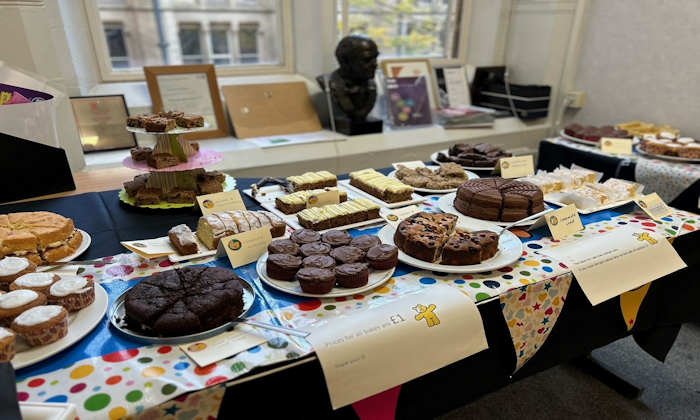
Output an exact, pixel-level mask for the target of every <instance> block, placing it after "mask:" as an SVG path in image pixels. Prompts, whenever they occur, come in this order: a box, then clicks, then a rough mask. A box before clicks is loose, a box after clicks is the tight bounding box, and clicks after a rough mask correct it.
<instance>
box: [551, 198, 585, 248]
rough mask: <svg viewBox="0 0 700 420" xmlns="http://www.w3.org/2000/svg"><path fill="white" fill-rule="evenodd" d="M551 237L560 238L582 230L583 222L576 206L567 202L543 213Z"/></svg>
mask: <svg viewBox="0 0 700 420" xmlns="http://www.w3.org/2000/svg"><path fill="white" fill-rule="evenodd" d="M544 218H545V221H546V222H547V227H549V231H550V232H551V233H552V238H554V239H556V240H560V239H562V238H564V237H566V236H569V235H571V234H572V233H576V232H578V231H580V230H583V223H581V217H580V216H579V214H578V210H577V209H576V206H575V205H573V204H569V205H568V206H564V207H561V208H559V209H556V210H554V211H551V212H549V213H547V214H546V215H544Z"/></svg>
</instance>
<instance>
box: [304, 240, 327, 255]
mask: <svg viewBox="0 0 700 420" xmlns="http://www.w3.org/2000/svg"><path fill="white" fill-rule="evenodd" d="M330 252H331V246H330V245H328V244H327V243H324V242H312V243H310V244H304V245H302V246H301V255H302V256H303V257H308V256H311V255H328V254H329V253H330Z"/></svg>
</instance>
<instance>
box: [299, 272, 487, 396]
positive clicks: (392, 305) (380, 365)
mask: <svg viewBox="0 0 700 420" xmlns="http://www.w3.org/2000/svg"><path fill="white" fill-rule="evenodd" d="M307 340H308V341H309V342H310V343H311V344H312V345H313V346H314V349H315V350H316V355H317V356H318V358H319V360H320V361H321V367H322V368H323V374H324V376H325V377H326V385H327V386H328V393H329V394H330V398H331V405H332V406H333V408H334V409H336V408H338V407H343V406H345V405H348V404H351V403H353V402H355V401H358V400H361V399H363V398H366V397H369V396H371V395H375V394H377V393H379V392H382V391H384V390H387V389H389V388H392V387H394V386H396V385H399V384H402V383H405V382H408V381H410V380H411V379H414V378H417V377H419V376H422V375H425V374H426V373H429V372H432V371H434V370H437V369H440V368H441V367H444V366H446V365H448V364H450V363H453V362H456V361H458V360H461V359H464V358H465V357H468V356H471V355H472V354H475V353H477V352H480V351H482V350H484V349H486V348H488V343H487V342H486V335H485V333H484V326H483V323H482V320H481V316H480V314H479V310H478V309H477V307H476V304H475V303H474V302H473V301H472V300H471V299H470V298H469V297H468V296H466V295H465V294H463V293H462V292H461V291H459V290H458V289H455V288H453V287H450V286H447V285H442V284H438V285H434V286H431V287H428V288H425V289H422V290H420V293H412V294H407V295H404V296H401V297H399V298H397V299H396V300H394V301H391V302H388V303H385V304H384V305H381V306H373V307H371V308H369V309H366V310H364V311H358V312H356V313H354V314H353V316H352V318H342V317H340V318H333V319H329V320H327V321H326V323H325V324H323V325H319V326H317V327H315V328H313V329H312V331H311V335H309V336H308V337H307Z"/></svg>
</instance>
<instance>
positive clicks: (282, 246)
mask: <svg viewBox="0 0 700 420" xmlns="http://www.w3.org/2000/svg"><path fill="white" fill-rule="evenodd" d="M267 252H269V253H270V254H289V255H299V254H300V253H301V250H300V249H299V245H297V244H296V242H294V241H292V240H291V239H277V240H275V241H272V242H270V245H268V246H267Z"/></svg>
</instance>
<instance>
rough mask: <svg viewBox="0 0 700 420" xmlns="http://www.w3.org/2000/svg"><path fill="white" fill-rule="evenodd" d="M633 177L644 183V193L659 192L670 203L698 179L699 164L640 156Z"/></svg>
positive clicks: (699, 173) (699, 174)
mask: <svg viewBox="0 0 700 420" xmlns="http://www.w3.org/2000/svg"><path fill="white" fill-rule="evenodd" d="M634 179H635V180H636V181H637V182H639V183H641V184H643V185H644V187H645V188H644V193H645V194H651V193H653V192H655V193H657V194H659V197H661V198H662V199H663V200H664V201H665V202H667V203H670V202H671V201H673V200H675V199H676V197H678V196H679V195H681V193H682V192H683V191H685V190H686V189H688V188H690V186H691V185H693V184H694V183H695V182H696V181H697V180H698V179H700V165H698V164H689V163H681V162H669V161H667V160H661V159H647V158H643V157H640V158H639V159H637V165H636V166H635V167H634Z"/></svg>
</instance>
